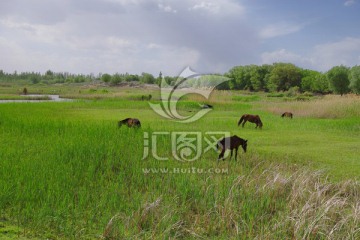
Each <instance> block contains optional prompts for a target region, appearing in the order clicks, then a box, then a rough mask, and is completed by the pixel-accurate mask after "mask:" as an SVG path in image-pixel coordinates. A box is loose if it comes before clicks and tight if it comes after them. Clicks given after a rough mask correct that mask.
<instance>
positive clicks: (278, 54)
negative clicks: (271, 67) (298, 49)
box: [261, 49, 312, 66]
mask: <svg viewBox="0 0 360 240" xmlns="http://www.w3.org/2000/svg"><path fill="white" fill-rule="evenodd" d="M261 61H262V63H263V64H272V63H275V62H290V63H294V64H299V65H302V66H304V65H309V64H311V63H312V61H311V59H310V58H307V57H304V56H301V55H298V54H295V53H293V52H290V51H287V50H286V49H280V50H277V51H273V52H264V53H263V54H261Z"/></svg>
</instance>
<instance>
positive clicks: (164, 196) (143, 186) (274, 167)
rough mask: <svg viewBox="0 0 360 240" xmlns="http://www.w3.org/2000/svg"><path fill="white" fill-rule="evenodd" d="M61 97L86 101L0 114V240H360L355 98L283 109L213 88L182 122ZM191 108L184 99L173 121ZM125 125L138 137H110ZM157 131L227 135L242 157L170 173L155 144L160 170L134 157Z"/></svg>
mask: <svg viewBox="0 0 360 240" xmlns="http://www.w3.org/2000/svg"><path fill="white" fill-rule="evenodd" d="M53 88H54V89H55V90H53V89H49V88H45V87H44V89H43V91H42V92H43V93H47V94H48V92H50V93H51V92H54V91H55V92H56V91H57V90H56V86H54V87H53ZM14 89H15V88H14ZM16 89H17V88H16ZM59 89H60V88H59ZM59 89H58V92H61V94H62V95H64V96H70V95H71V96H72V98H82V99H85V100H76V101H73V102H41V103H40V102H39V103H0V136H1V137H0V149H1V150H0V161H1V162H0V239H3V238H4V239H358V238H360V202H359V199H360V184H359V182H358V180H359V176H360V158H359V156H360V148H359V146H360V98H359V97H358V96H344V97H340V96H327V97H323V98H314V99H313V100H310V101H305V102H299V101H286V102H284V101H282V100H281V98H279V99H278V98H276V99H275V98H267V97H266V95H265V94H259V95H257V94H255V95H254V94H251V95H247V94H244V93H240V92H222V91H219V92H215V93H214V94H213V95H212V98H211V99H210V101H209V102H210V103H211V104H212V105H214V109H213V110H212V111H211V112H209V113H208V114H206V115H205V117H203V118H201V119H200V120H198V121H195V122H193V123H187V124H183V123H177V122H174V121H170V120H167V119H164V118H162V117H160V116H159V115H157V114H156V113H155V112H154V111H153V110H152V109H151V108H150V107H149V104H148V102H147V101H141V100H140V99H141V98H139V96H142V94H144V95H148V94H152V96H153V100H151V101H152V102H154V103H155V102H157V96H158V92H157V91H155V90H146V91H145V90H143V91H142V90H141V89H128V88H126V89H121V88H103V87H102V88H100V89H97V88H96V87H89V88H84V87H82V86H77V87H76V88H74V89H72V90H71V91H70V90H69V89H70V88H68V89H67V88H65V87H62V88H61V91H60V90H59ZM90 89H93V90H90ZM29 91H31V88H29ZM5 92H6V89H5V90H4V88H0V93H1V94H5ZM39 92H40V93H41V91H40V90H39V91H37V92H35V93H39ZM11 93H12V94H16V91H15V90H14V91H13V92H11ZM0 97H1V96H0ZM199 102H200V103H201V102H205V101H203V99H201V98H197V97H195V96H190V97H188V98H184V99H183V100H182V101H181V102H180V103H179V109H180V111H179V112H180V113H182V114H184V115H185V114H193V112H189V110H191V111H197V110H199V109H200V108H199V105H198V103H199ZM283 111H292V112H293V113H294V119H282V118H280V113H281V112H283ZM244 113H251V114H259V115H260V116H261V119H262V121H263V124H264V126H263V129H262V130H259V129H255V128H254V127H255V125H254V124H251V123H247V124H246V125H245V127H244V128H241V127H238V126H237V122H238V120H239V118H240V116H241V115H242V114H244ZM126 117H135V118H139V119H140V120H141V123H142V127H141V129H129V128H126V127H122V128H118V127H117V121H119V120H121V119H124V118H126ZM164 131H166V132H201V133H202V134H205V133H206V132H211V131H228V132H231V134H236V135H238V136H240V137H242V138H245V139H248V151H247V152H246V153H243V151H242V150H240V149H239V153H238V160H237V161H236V162H235V161H234V159H231V160H229V158H227V159H226V160H225V161H220V162H219V161H217V156H218V154H219V152H215V151H209V152H206V153H205V154H203V155H201V157H200V158H199V159H197V160H195V161H192V162H180V161H177V160H175V159H174V157H173V155H172V152H171V143H170V138H168V137H166V136H162V137H160V138H159V139H158V153H159V155H161V156H162V157H167V158H169V160H164V161H161V160H157V159H155V158H154V157H153V156H152V155H151V154H149V156H148V157H147V158H146V159H142V158H143V151H144V133H148V134H150V136H151V134H152V133H154V132H164ZM194 168H195V169H202V170H205V171H206V170H215V171H217V170H218V171H223V172H220V173H218V172H214V171H211V172H206V173H193V172H192V169H194ZM175 169H181V170H180V171H179V170H177V171H175ZM148 170H150V171H148Z"/></svg>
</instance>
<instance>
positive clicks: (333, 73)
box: [326, 65, 350, 96]
mask: <svg viewBox="0 0 360 240" xmlns="http://www.w3.org/2000/svg"><path fill="white" fill-rule="evenodd" d="M326 76H327V78H328V80H329V83H330V88H331V90H333V91H334V92H335V93H338V94H340V95H341V96H342V95H343V94H344V93H348V92H349V91H350V89H349V84H350V81H349V68H347V67H345V66H343V65H341V66H336V67H333V68H331V69H330V70H329V71H328V72H327V73H326Z"/></svg>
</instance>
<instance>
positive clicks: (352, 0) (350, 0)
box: [344, 0, 355, 7]
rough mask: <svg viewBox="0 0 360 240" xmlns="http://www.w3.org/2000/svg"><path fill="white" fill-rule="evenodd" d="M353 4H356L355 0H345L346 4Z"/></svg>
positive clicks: (346, 5) (347, 5) (348, 5)
mask: <svg viewBox="0 0 360 240" xmlns="http://www.w3.org/2000/svg"><path fill="white" fill-rule="evenodd" d="M353 4H355V0H347V1H345V3H344V6H345V7H350V6H351V5H353Z"/></svg>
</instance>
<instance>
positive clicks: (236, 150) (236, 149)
mask: <svg viewBox="0 0 360 240" xmlns="http://www.w3.org/2000/svg"><path fill="white" fill-rule="evenodd" d="M238 149H239V146H238V147H237V148H235V161H236V158H237V152H238Z"/></svg>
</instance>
